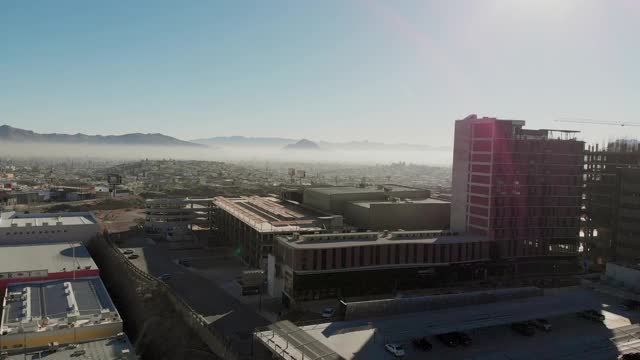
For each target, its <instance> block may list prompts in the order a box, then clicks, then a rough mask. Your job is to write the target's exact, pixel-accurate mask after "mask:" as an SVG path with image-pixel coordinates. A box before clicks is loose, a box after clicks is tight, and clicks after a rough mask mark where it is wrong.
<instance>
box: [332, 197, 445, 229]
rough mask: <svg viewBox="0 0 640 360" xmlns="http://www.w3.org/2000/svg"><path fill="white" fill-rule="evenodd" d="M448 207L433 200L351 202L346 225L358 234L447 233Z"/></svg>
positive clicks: (348, 207) (345, 212)
mask: <svg viewBox="0 0 640 360" xmlns="http://www.w3.org/2000/svg"><path fill="white" fill-rule="evenodd" d="M450 213H451V203H449V202H447V201H441V200H436V199H420V200H410V199H398V198H395V199H393V200H390V201H352V202H349V203H347V204H346V205H345V208H344V218H345V221H346V222H347V223H348V224H349V225H352V226H354V227H356V228H358V229H359V230H361V231H366V230H372V231H382V230H400V229H402V230H424V229H449V220H450V216H449V215H450Z"/></svg>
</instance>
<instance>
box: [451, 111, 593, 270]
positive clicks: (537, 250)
mask: <svg viewBox="0 0 640 360" xmlns="http://www.w3.org/2000/svg"><path fill="white" fill-rule="evenodd" d="M524 125H525V122H524V121H522V120H501V119H496V118H486V117H485V118H478V117H477V116H476V115H470V116H468V117H466V118H465V119H463V120H458V121H456V125H455V143H454V155H453V174H452V182H453V184H452V195H453V196H452V203H451V229H452V230H453V231H457V232H470V233H474V234H480V235H486V236H488V237H489V239H491V240H495V243H496V247H495V249H494V251H493V252H492V257H493V258H494V259H496V260H501V259H516V258H517V259H522V262H524V261H529V260H530V261H531V267H532V268H536V266H535V262H536V261H538V260H540V258H541V257H549V256H553V257H556V259H557V260H556V261H557V262H558V263H560V262H562V261H566V262H567V264H568V263H571V262H573V261H575V259H576V258H575V256H576V254H577V250H578V236H579V230H580V214H581V195H582V172H583V163H584V159H583V149H584V143H583V142H582V141H578V140H577V139H576V137H575V133H576V132H575V131H569V130H548V129H540V130H529V129H524ZM525 259H528V260H525ZM522 270H524V267H522V266H519V265H517V263H513V265H508V264H507V263H505V274H507V273H518V272H522ZM576 270H577V269H576Z"/></svg>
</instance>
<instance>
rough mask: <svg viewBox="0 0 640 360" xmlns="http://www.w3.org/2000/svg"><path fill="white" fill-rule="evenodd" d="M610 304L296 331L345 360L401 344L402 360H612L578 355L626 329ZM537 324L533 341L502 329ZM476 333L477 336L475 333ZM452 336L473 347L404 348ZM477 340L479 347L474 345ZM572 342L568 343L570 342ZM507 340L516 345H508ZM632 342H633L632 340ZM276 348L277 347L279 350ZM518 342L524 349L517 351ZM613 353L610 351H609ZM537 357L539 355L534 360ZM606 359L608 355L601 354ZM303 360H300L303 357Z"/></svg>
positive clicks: (485, 307)
mask: <svg viewBox="0 0 640 360" xmlns="http://www.w3.org/2000/svg"><path fill="white" fill-rule="evenodd" d="M615 301H616V300H615V299H611V298H610V297H605V296H602V295H600V294H598V293H596V292H594V291H592V290H588V289H584V288H568V289H558V290H556V289H554V290H551V291H550V294H548V295H544V296H537V297H531V298H524V299H517V300H507V301H500V302H495V303H489V304H482V305H471V306H464V307H456V308H448V309H441V310H433V311H425V312H419V313H411V314H405V315H399V316H393V317H386V318H372V319H366V320H362V321H342V322H333V323H325V324H319V325H309V326H302V327H300V328H299V329H301V330H302V331H304V332H305V333H306V335H307V336H310V337H311V338H312V339H315V340H317V341H319V343H318V347H320V346H322V348H323V349H325V348H326V349H330V351H331V352H333V353H334V354H337V355H339V356H340V357H342V358H344V359H347V360H349V359H371V360H378V359H380V360H382V359H391V356H390V354H389V353H388V352H387V351H386V350H385V348H384V344H385V343H399V344H403V345H404V347H405V349H406V350H408V351H409V353H408V354H407V356H406V358H407V359H423V358H425V357H429V358H434V359H436V358H437V359H441V358H447V359H552V358H553V359H574V358H588V359H602V358H615V353H613V355H614V356H613V357H611V356H609V357H606V356H605V357H603V356H602V354H603V353H602V352H601V353H599V357H598V356H596V357H588V356H587V357H585V356H584V355H588V354H583V352H584V351H585V349H586V348H589V346H591V345H592V344H594V342H596V341H600V340H602V341H604V342H606V343H607V344H604V345H599V346H604V347H606V349H605V350H606V351H610V350H611V348H610V347H609V345H610V344H611V341H609V338H610V337H616V336H619V335H621V334H617V335H616V332H615V331H612V330H611V329H608V328H607V327H608V326H611V327H612V328H621V329H624V326H627V325H629V324H630V321H629V320H626V319H625V321H621V320H620V316H618V315H616V314H613V313H610V312H609V311H614V312H618V310H619V309H618V308H617V307H616V306H617V305H614V306H612V304H615ZM618 302H619V301H618ZM588 309H596V310H597V311H600V312H602V313H603V314H605V317H606V318H607V320H606V321H605V325H606V326H605V325H603V324H598V323H595V322H593V321H589V320H586V319H580V318H578V317H577V316H575V314H574V313H576V312H579V311H583V310H588ZM558 317H560V318H561V319H565V318H566V319H567V320H566V321H565V320H562V322H561V321H560V320H558V321H556V320H555V319H556V318H558ZM537 318H546V319H550V318H553V319H552V320H551V323H552V324H553V326H554V329H553V331H552V332H551V333H548V334H545V333H542V332H538V334H537V335H536V336H534V337H522V336H520V335H517V334H513V332H512V331H511V330H510V329H509V328H508V326H505V325H508V324H511V323H514V322H520V321H526V320H531V319H537ZM636 321H637V319H636ZM564 323H567V324H568V325H567V326H566V327H567V328H565V326H564V325H565V324H564ZM588 327H592V328H590V329H588V330H589V332H590V333H587V331H586V330H584V329H586V328H588ZM476 329H478V331H475V330H476ZM479 329H482V330H479ZM583 330H584V333H583ZM452 331H465V332H469V333H471V337H472V338H473V342H474V343H473V345H471V346H469V347H468V348H465V347H459V348H457V349H450V348H446V347H444V346H443V345H441V344H440V343H439V342H438V341H437V340H436V339H435V338H431V339H429V340H430V341H431V343H432V344H433V345H434V349H433V350H432V351H431V352H429V353H419V352H416V351H415V350H414V349H413V348H412V347H411V345H410V344H411V339H412V338H414V337H422V336H434V335H437V334H442V333H447V332H452ZM637 332H638V330H637V329H636V330H634V333H636V334H637ZM494 333H495V334H494ZM485 334H486V335H485ZM560 334H563V335H567V336H572V337H573V338H575V341H576V342H577V341H579V342H580V344H579V345H578V346H577V344H576V343H572V342H571V341H567V339H557V340H555V339H556V337H557V336H559V335H560ZM575 334H578V336H575ZM272 335H273V331H271V329H261V330H260V333H258V334H257V336H256V338H257V339H258V340H259V341H260V342H262V343H265V341H266V339H269V338H271V339H272V340H271V342H270V343H268V344H267V346H271V347H273V345H275V344H278V345H279V346H280V345H281V348H285V347H286V339H285V336H273V337H272ZM483 335H484V336H483ZM298 337H300V336H298ZM480 338H482V340H483V341H480ZM573 338H572V339H571V340H574V339H573ZM512 339H513V342H514V343H516V344H517V345H514V346H512V345H511V341H512ZM283 340H285V341H283ZM632 340H633V341H636V342H637V341H638V340H637V335H636V337H634V339H632ZM532 341H535V342H534V343H533V345H526V343H531V342H532ZM621 341H624V340H621ZM279 342H282V344H280V343H279ZM521 342H526V343H525V345H522V344H521ZM289 344H290V347H291V346H294V347H295V345H296V344H295V342H289ZM590 344H591V345H590ZM507 348H509V349H507ZM613 349H614V350H615V349H616V348H615V346H614V347H613ZM296 350H297V348H295V349H289V350H287V351H288V354H289V355H291V356H290V357H289V358H291V359H296V360H297V359H302V357H297V355H298V354H300V352H296ZM330 351H326V352H330ZM511 352H514V353H518V355H520V356H510V355H512V353H511ZM523 354H524V355H526V356H524V355H523ZM541 354H544V355H542V356H540V355H541ZM558 354H564V356H558ZM607 354H611V353H609V352H607ZM545 355H546V356H545ZM578 355H579V356H578ZM289 358H288V359H289ZM304 358H305V359H306V358H307V357H304Z"/></svg>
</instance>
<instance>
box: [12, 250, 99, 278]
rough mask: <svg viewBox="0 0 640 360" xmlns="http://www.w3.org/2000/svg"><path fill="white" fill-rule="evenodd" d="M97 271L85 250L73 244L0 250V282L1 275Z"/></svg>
mask: <svg viewBox="0 0 640 360" xmlns="http://www.w3.org/2000/svg"><path fill="white" fill-rule="evenodd" d="M87 267H90V268H91V269H97V268H98V266H97V265H96V263H95V262H94V261H93V259H92V258H91V255H89V252H88V251H87V248H85V247H84V246H82V245H81V244H79V243H75V244H46V245H20V246H4V247H2V248H0V280H2V279H3V278H4V276H5V275H4V274H3V273H11V272H19V271H32V270H46V271H48V272H49V273H55V272H63V271H72V270H73V269H78V268H80V269H86V268H87Z"/></svg>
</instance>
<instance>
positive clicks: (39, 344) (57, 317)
mask: <svg viewBox="0 0 640 360" xmlns="http://www.w3.org/2000/svg"><path fill="white" fill-rule="evenodd" d="M122 331H123V330H122V319H121V318H120V315H119V314H118V311H117V310H116V308H115V306H114V305H113V302H112V301H111V298H110V297H109V294H108V293H107V290H106V289H105V287H104V284H103V283H102V281H101V280H100V278H98V277H95V278H84V279H76V280H57V281H47V282H37V283H25V284H13V285H10V286H9V287H8V288H7V290H6V292H5V296H4V300H3V313H2V324H1V332H2V335H1V336H0V347H1V348H2V350H3V351H10V350H17V349H23V350H28V349H34V348H46V347H48V346H50V345H51V344H55V343H57V344H59V345H65V344H77V343H79V342H86V341H92V340H98V339H107V338H111V337H116V336H121V333H122Z"/></svg>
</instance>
